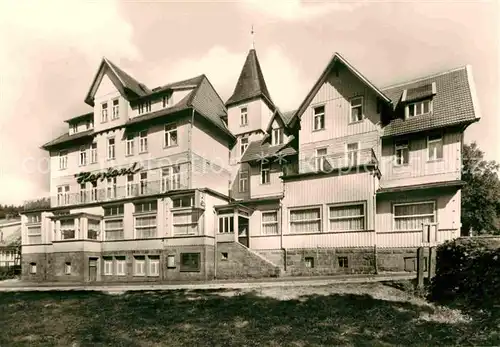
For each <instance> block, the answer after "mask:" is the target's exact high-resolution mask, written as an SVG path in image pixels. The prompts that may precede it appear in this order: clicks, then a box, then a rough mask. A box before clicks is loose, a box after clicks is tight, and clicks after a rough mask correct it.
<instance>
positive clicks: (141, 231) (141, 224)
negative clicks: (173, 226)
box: [135, 214, 156, 239]
mask: <svg viewBox="0 0 500 347" xmlns="http://www.w3.org/2000/svg"><path fill="white" fill-rule="evenodd" d="M153 237H156V214H155V215H152V216H151V215H148V216H136V217H135V238H137V239H150V238H153Z"/></svg>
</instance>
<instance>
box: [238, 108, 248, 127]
mask: <svg viewBox="0 0 500 347" xmlns="http://www.w3.org/2000/svg"><path fill="white" fill-rule="evenodd" d="M243 110H244V111H243ZM247 125H248V105H245V106H241V107H240V127H244V126H247Z"/></svg>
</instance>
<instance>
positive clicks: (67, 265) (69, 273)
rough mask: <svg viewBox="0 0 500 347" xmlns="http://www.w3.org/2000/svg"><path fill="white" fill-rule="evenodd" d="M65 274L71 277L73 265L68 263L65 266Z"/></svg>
mask: <svg viewBox="0 0 500 347" xmlns="http://www.w3.org/2000/svg"><path fill="white" fill-rule="evenodd" d="M64 274H65V275H71V263H69V262H68V263H65V264H64Z"/></svg>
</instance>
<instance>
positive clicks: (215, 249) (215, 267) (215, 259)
mask: <svg viewBox="0 0 500 347" xmlns="http://www.w3.org/2000/svg"><path fill="white" fill-rule="evenodd" d="M213 212H214V279H216V278H217V222H218V220H217V212H216V211H215V208H213Z"/></svg>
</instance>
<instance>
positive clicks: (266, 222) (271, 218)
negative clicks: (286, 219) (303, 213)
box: [262, 211, 278, 235]
mask: <svg viewBox="0 0 500 347" xmlns="http://www.w3.org/2000/svg"><path fill="white" fill-rule="evenodd" d="M262 234H263V235H277V234H278V211H263V212H262Z"/></svg>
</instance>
